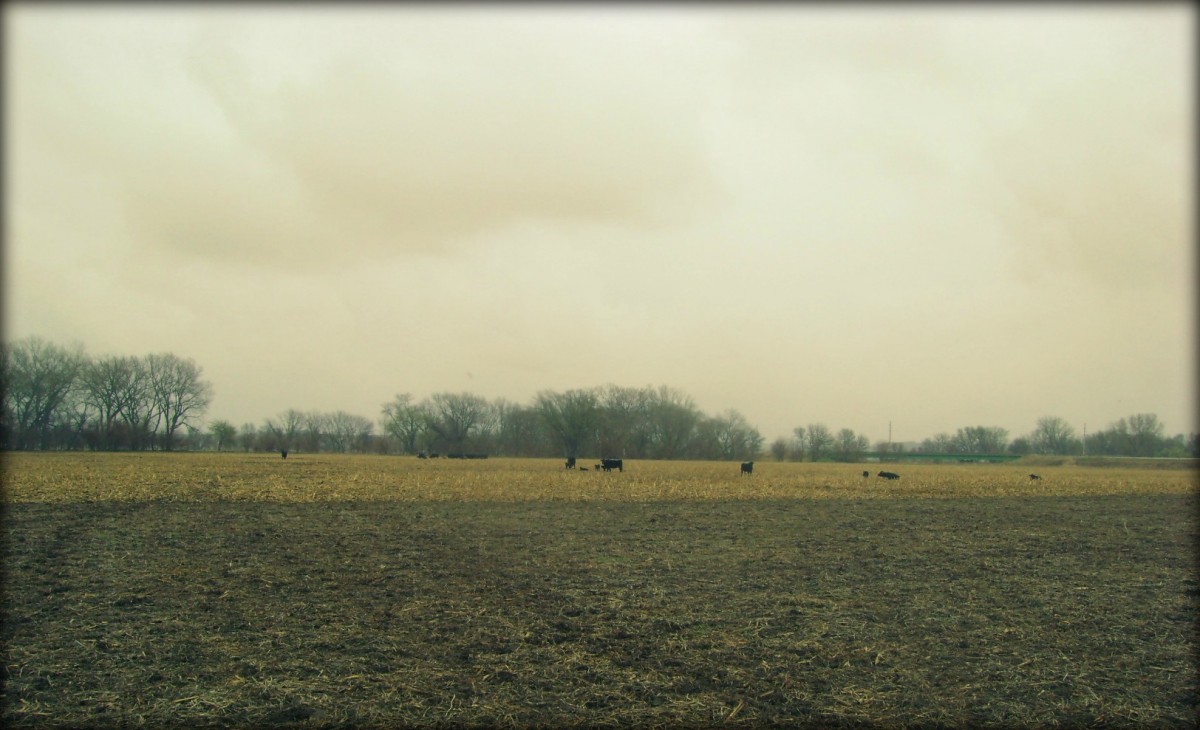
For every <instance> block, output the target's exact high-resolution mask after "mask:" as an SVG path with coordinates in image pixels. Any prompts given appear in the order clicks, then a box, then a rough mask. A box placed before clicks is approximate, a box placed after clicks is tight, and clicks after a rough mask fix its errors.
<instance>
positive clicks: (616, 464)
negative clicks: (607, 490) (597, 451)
mask: <svg viewBox="0 0 1200 730" xmlns="http://www.w3.org/2000/svg"><path fill="white" fill-rule="evenodd" d="M600 468H602V469H604V471H612V470H613V469H616V470H617V471H621V472H623V471H625V460H624V459H601V460H600Z"/></svg>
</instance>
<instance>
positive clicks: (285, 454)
mask: <svg viewBox="0 0 1200 730" xmlns="http://www.w3.org/2000/svg"><path fill="white" fill-rule="evenodd" d="M287 451H288V450H287V449H280V451H279V453H280V454H283V458H285V459H286V458H287Z"/></svg>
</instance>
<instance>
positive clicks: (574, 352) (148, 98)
mask: <svg viewBox="0 0 1200 730" xmlns="http://www.w3.org/2000/svg"><path fill="white" fill-rule="evenodd" d="M3 12H4V62H5V65H4V73H5V78H4V214H5V215H4V250H3V254H4V261H3V289H4V300H3V313H4V337H5V339H6V340H8V341H15V340H18V339H20V338H23V337H27V336H31V335H36V336H39V337H42V338H44V339H46V340H49V341H52V342H54V343H56V344H60V345H64V346H66V345H71V344H75V343H77V344H80V345H82V346H83V348H84V350H85V351H86V352H87V353H89V354H91V355H94V356H103V355H146V354H150V353H159V352H171V353H174V354H176V355H178V356H180V357H183V358H191V359H193V360H195V362H196V363H197V364H198V365H199V366H200V367H202V368H203V375H204V378H205V379H206V380H208V381H209V382H211V383H212V386H213V391H214V397H213V400H212V402H211V404H210V406H209V408H208V411H207V413H206V415H205V419H204V420H205V422H211V421H213V420H216V419H224V420H228V421H230V422H232V423H234V424H235V425H241V424H243V423H255V424H261V423H262V421H263V420H264V419H266V418H270V417H275V416H277V415H278V414H279V413H281V412H283V411H285V410H288V409H292V408H294V409H298V410H302V411H313V410H315V411H323V412H330V411H336V410H343V411H347V412H349V413H352V414H355V415H360V416H364V417H366V418H369V419H371V420H375V421H378V420H379V418H380V410H381V406H382V404H383V403H385V402H389V401H391V400H393V398H394V397H395V396H396V395H397V394H401V393H408V394H410V395H412V397H413V398H414V400H418V401H419V400H421V399H423V398H426V397H428V396H431V395H433V394H435V393H461V392H469V393H473V394H476V395H480V396H483V397H485V398H487V399H489V400H496V399H501V398H503V399H505V400H508V401H510V402H515V403H523V404H530V403H532V402H533V399H534V397H535V396H536V394H537V393H538V392H539V391H543V390H552V391H556V392H563V391H566V390H571V389H575V388H590V387H595V386H603V385H606V384H610V383H611V384H616V385H619V386H623V387H644V386H655V387H657V386H659V385H667V386H670V387H672V388H675V389H678V390H681V391H683V392H684V393H686V394H687V395H689V396H691V397H692V399H693V400H694V401H695V403H696V405H697V406H698V407H699V408H700V409H701V410H702V411H703V412H705V413H706V414H709V415H717V414H720V413H723V412H725V411H727V410H729V409H734V410H737V411H738V412H740V413H741V414H742V415H743V416H745V418H746V419H747V421H748V422H749V423H750V424H751V425H753V426H755V427H756V428H758V430H759V431H760V433H762V435H763V436H764V437H766V439H767V440H768V442H769V441H771V440H774V439H775V438H776V437H779V436H790V434H791V432H792V430H793V429H794V428H795V427H797V426H802V425H807V424H810V423H824V424H825V425H827V426H829V427H831V428H832V429H833V430H835V431H836V430H838V429H841V428H851V429H853V430H855V431H856V432H858V433H862V434H865V435H866V436H868V438H870V439H871V440H872V441H880V440H886V439H887V438H888V437H889V428H890V429H891V438H892V439H893V440H894V441H920V440H922V439H924V438H928V437H931V436H934V435H936V434H939V433H950V434H953V433H954V432H955V431H956V430H957V429H959V428H964V427H968V426H980V425H982V426H999V427H1002V428H1005V429H1007V430H1008V431H1009V434H1010V437H1012V438H1016V437H1018V436H1021V435H1026V434H1028V433H1030V432H1032V431H1033V430H1034V428H1035V427H1036V424H1037V420H1038V419H1039V418H1042V417H1045V416H1056V417H1060V418H1063V419H1065V420H1066V421H1068V422H1069V423H1070V424H1071V425H1072V426H1074V428H1075V429H1076V431H1077V432H1080V433H1081V432H1082V431H1083V430H1084V429H1086V430H1087V431H1088V432H1095V431H1097V430H1100V429H1102V428H1106V427H1108V426H1109V425H1111V424H1112V423H1113V422H1115V421H1116V420H1118V419H1119V418H1123V417H1127V416H1129V415H1132V414H1135V413H1155V414H1157V415H1158V417H1159V419H1160V421H1161V422H1162V423H1163V424H1164V426H1165V427H1166V430H1167V433H1168V435H1171V434H1176V433H1190V432H1193V431H1196V430H1198V428H1197V416H1196V410H1197V409H1196V391H1195V381H1196V373H1195V370H1194V365H1195V355H1196V347H1195V322H1194V317H1193V309H1194V307H1195V304H1196V303H1197V302H1196V296H1195V283H1196V281H1195V276H1196V272H1197V269H1196V261H1195V245H1194V238H1193V236H1194V234H1195V230H1194V227H1193V226H1194V217H1193V208H1192V204H1191V200H1192V198H1193V197H1194V187H1195V180H1194V172H1193V168H1192V161H1193V160H1194V155H1195V149H1194V138H1193V131H1194V124H1195V107H1194V97H1193V96H1192V89H1193V88H1194V83H1195V79H1194V78H1193V73H1194V72H1193V69H1194V68H1195V61H1196V57H1195V35H1194V31H1195V27H1196V15H1195V9H1194V8H1193V6H1192V5H1191V4H1190V3H1179V4H1171V3H1146V4H1143V3H1131V4H1096V5H1090V4H1064V5H1061V6H1059V5H1049V6H1045V5H1036V4H1013V5H1007V4H990V3H984V4H980V5H969V4H967V5H957V4H940V3H938V4H932V5H922V4H896V5H871V4H861V5H859V4H849V5H836V4H834V5H827V4H816V5H809V4H803V3H800V4H796V5H788V4H766V5H745V6H743V5H734V4H729V5H723V4H698V5H681V4H667V5H661V6H656V5H650V6H633V5H624V4H609V3H599V4H586V3H585V4H578V5H576V4H539V5H529V6H526V5H504V4H481V5H471V4H465V5H464V4H454V5H451V6H445V7H437V6H432V5H430V6H425V5H419V4H416V5H414V4H406V3H399V4H394V5H393V4H387V3H372V4H364V5H333V4H331V5H322V4H307V3H299V4H295V5H290V4H265V5H259V6H255V5H248V6H247V5H237V4H226V3H215V4H211V5H206V4H196V5H187V4H179V5H168V6H166V7H156V6H154V5H151V4H144V3H130V4H127V5H124V4H119V3H117V4H104V3H100V4H94V5H93V4H85V3H78V4H77V3H63V4H53V3H30V4H25V3H6V4H5V5H4V10H3Z"/></svg>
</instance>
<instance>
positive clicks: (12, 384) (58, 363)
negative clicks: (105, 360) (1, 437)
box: [2, 336, 86, 449]
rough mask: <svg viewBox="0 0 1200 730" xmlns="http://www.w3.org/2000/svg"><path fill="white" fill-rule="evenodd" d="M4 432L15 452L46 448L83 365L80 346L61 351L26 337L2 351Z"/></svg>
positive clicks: (76, 383)
mask: <svg viewBox="0 0 1200 730" xmlns="http://www.w3.org/2000/svg"><path fill="white" fill-rule="evenodd" d="M3 353H4V355H3V358H4V363H3V373H4V384H3V393H2V394H3V399H4V408H3V414H4V421H5V423H4V426H5V428H4V430H5V431H6V432H8V433H6V434H5V436H6V441H7V440H11V442H12V444H13V446H14V447H15V448H17V449H31V448H48V447H49V446H50V438H51V431H52V428H53V425H54V422H55V419H56V418H60V417H61V416H62V415H63V414H62V412H61V410H60V409H62V408H63V406H64V404H66V402H67V399H68V397H69V396H70V395H71V392H72V390H73V389H74V388H76V387H77V385H78V379H79V375H80V373H81V371H82V369H83V367H84V365H85V363H86V357H85V356H84V354H83V348H82V346H75V347H73V348H70V349H68V348H64V347H60V346H58V345H55V344H53V343H50V342H47V341H46V340H43V339H42V338H40V337H36V336H35V337H27V338H25V339H23V340H20V341H18V342H16V343H14V344H13V345H12V346H8V345H5V346H4V348H3Z"/></svg>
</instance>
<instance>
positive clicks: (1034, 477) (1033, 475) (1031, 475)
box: [1029, 474, 1041, 481]
mask: <svg viewBox="0 0 1200 730" xmlns="http://www.w3.org/2000/svg"><path fill="white" fill-rule="evenodd" d="M1034 479H1041V477H1039V476H1038V475H1037V474H1030V475H1029V481H1033V480H1034Z"/></svg>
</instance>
